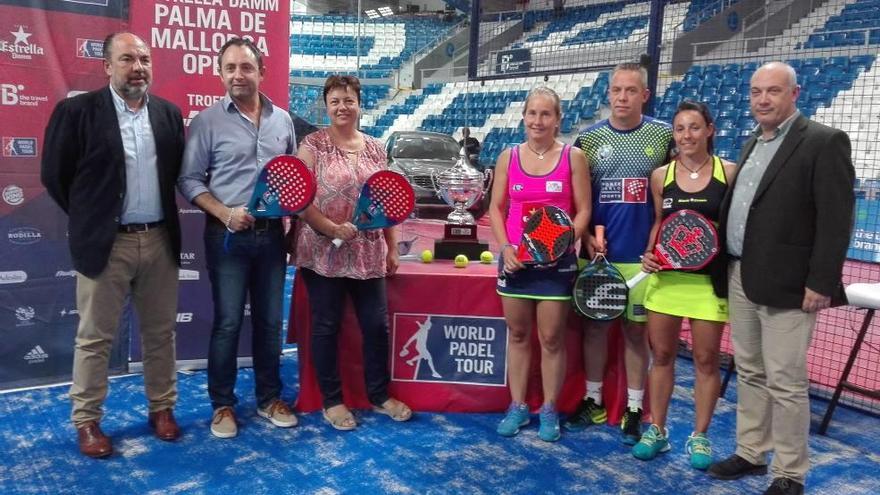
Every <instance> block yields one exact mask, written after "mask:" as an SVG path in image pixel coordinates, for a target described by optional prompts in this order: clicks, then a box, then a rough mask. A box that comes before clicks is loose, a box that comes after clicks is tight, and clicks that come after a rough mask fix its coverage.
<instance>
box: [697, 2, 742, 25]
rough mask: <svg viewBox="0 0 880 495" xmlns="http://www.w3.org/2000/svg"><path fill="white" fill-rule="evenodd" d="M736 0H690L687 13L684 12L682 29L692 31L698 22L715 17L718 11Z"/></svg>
mask: <svg viewBox="0 0 880 495" xmlns="http://www.w3.org/2000/svg"><path fill="white" fill-rule="evenodd" d="M738 1H739V0H691V3H690V5H689V6H688V10H687V14H685V18H684V26H683V29H684V30H685V31H693V30H694V29H696V28H697V27H698V26H699V25H700V24H702V23H704V22H706V21H708V20H709V19H711V18H713V17H715V15H717V14H718V13H719V12H722V11H723V10H724V9H726V8H727V7H729V6H731V5H733V4H735V3H737V2H738Z"/></svg>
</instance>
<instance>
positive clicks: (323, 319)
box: [300, 268, 391, 409]
mask: <svg viewBox="0 0 880 495" xmlns="http://www.w3.org/2000/svg"><path fill="white" fill-rule="evenodd" d="M300 271H301V272H302V275H303V279H304V280H305V282H306V290H308V292H309V304H310V305H311V310H312V311H311V313H312V362H313V363H314V365H315V374H316V375H317V377H318V388H320V389H321V395H322V396H323V401H322V402H323V405H324V409H329V408H331V407H333V406H336V405H339V404H342V402H343V401H342V382H341V381H340V379H339V367H338V361H339V359H338V354H339V346H338V340H339V338H338V336H339V324H340V322H341V320H342V310H343V308H344V303H345V295H346V294H348V295H350V296H351V301H352V302H353V303H354V311H355V314H356V315H357V319H358V323H359V324H360V327H361V333H362V334H363V350H362V352H363V359H364V381H365V382H366V389H367V398H368V399H369V401H370V403H371V404H373V405H376V406H379V405H382V403H384V402H385V401H386V400H388V383H389V382H390V381H391V375H390V374H389V372H388V304H387V298H386V296H385V279H384V278H370V279H366V280H358V279H353V278H343V277H339V278H336V277H325V276H323V275H319V274H317V273H315V272H313V271H312V270H309V269H306V268H303V269H301V270H300Z"/></svg>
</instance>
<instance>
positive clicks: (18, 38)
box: [0, 24, 44, 60]
mask: <svg viewBox="0 0 880 495" xmlns="http://www.w3.org/2000/svg"><path fill="white" fill-rule="evenodd" d="M15 27H17V28H18V29H14V30H7V31H8V33H9V34H10V35H12V36H10V37H6V38H4V39H0V52H2V53H7V54H9V57H10V58H11V59H13V60H33V58H34V56H43V53H44V51H43V47H42V46H40V45H38V44H36V43H34V42H33V40H31V39H30V37H31V36H33V33H30V32H29V31H28V27H27V26H24V25H20V24H19V25H16V26H15ZM0 34H4V33H2V32H0Z"/></svg>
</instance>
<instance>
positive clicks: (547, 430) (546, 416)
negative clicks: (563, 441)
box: [538, 404, 562, 442]
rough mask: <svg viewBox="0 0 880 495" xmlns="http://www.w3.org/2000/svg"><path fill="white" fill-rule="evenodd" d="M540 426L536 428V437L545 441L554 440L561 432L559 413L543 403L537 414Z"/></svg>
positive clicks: (557, 438)
mask: <svg viewBox="0 0 880 495" xmlns="http://www.w3.org/2000/svg"><path fill="white" fill-rule="evenodd" d="M539 418H540V419H541V427H540V428H539V429H538V438H540V439H541V440H543V441H545V442H555V441H557V440H559V438H560V437H561V436H562V434H561V433H560V432H559V413H557V412H556V409H555V408H554V407H553V406H551V405H547V404H545V405H543V406H542V407H541V413H540V415H539Z"/></svg>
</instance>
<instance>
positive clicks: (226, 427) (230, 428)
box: [211, 406, 238, 438]
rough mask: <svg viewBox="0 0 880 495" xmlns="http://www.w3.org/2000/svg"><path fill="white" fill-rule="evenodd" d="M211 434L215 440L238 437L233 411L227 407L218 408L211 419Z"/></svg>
mask: <svg viewBox="0 0 880 495" xmlns="http://www.w3.org/2000/svg"><path fill="white" fill-rule="evenodd" d="M211 434H212V435H214V436H215V437H217V438H232V437H234V436H236V435H238V425H237V424H236V423H235V411H233V410H232V408H231V407H229V406H223V407H218V408H217V409H215V410H214V415H213V416H212V417H211Z"/></svg>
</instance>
